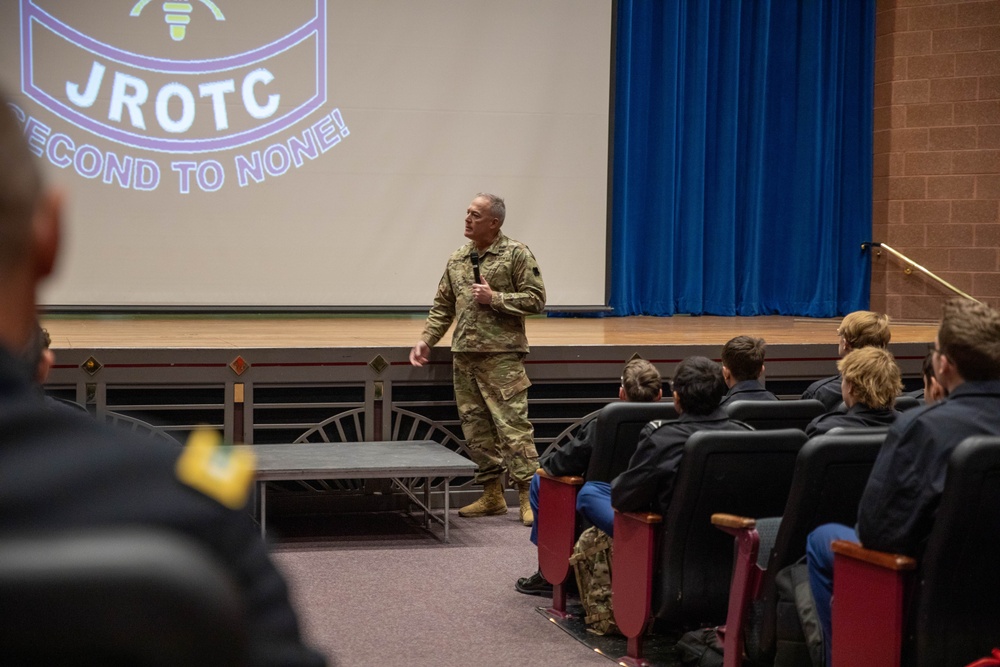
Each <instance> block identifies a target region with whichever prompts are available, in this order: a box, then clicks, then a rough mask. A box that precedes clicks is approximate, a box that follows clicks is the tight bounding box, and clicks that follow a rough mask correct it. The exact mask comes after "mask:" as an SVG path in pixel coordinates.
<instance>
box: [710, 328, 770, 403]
mask: <svg viewBox="0 0 1000 667" xmlns="http://www.w3.org/2000/svg"><path fill="white" fill-rule="evenodd" d="M766 351H767V344H766V343H765V342H764V339H763V338H753V337H751V336H737V337H736V338H733V339H732V340H730V341H729V342H728V343H726V344H725V346H723V348H722V379H723V380H725V382H726V386H727V387H729V391H728V392H727V393H726V395H725V396H723V397H722V403H721V404H722V405H726V404H727V403H734V402H736V401H776V400H778V397H777V396H775V395H774V394H772V393H771V392H769V391H768V390H767V389H764V385H762V384H761V383H760V376H761V374H762V373H763V372H764V353H765V352H766Z"/></svg>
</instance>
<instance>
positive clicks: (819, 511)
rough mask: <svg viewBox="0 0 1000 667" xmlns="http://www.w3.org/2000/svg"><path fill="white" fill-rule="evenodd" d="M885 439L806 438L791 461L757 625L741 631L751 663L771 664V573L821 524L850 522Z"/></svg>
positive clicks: (881, 434)
mask: <svg viewBox="0 0 1000 667" xmlns="http://www.w3.org/2000/svg"><path fill="white" fill-rule="evenodd" d="M884 441H885V430H884V429H873V430H872V431H867V432H866V430H865V429H854V432H853V433H850V434H826V435H819V436H816V437H814V438H812V439H810V440H809V441H808V442H807V443H806V444H805V445H803V447H802V449H801V450H800V451H799V454H798V457H797V458H796V460H795V471H794V474H793V477H792V483H791V490H790V491H789V493H788V502H787V503H786V504H785V508H784V512H783V513H782V519H781V526H780V527H779V528H778V534H777V536H776V537H775V540H774V545H773V546H772V547H771V549H770V552H769V554H768V556H767V559H766V562H767V570H766V571H765V572H764V575H763V580H762V582H761V592H760V596H759V598H758V600H757V601H756V602H755V605H756V607H757V612H758V613H757V614H756V615H755V617H756V618H758V619H759V624H758V625H757V626H756V627H752V628H750V629H749V631H748V632H747V633H746V649H747V653H748V655H749V656H750V657H751V658H752V659H753V660H754V661H755V662H762V663H764V662H768V663H769V662H772V661H773V660H774V652H775V650H776V644H775V639H776V634H777V590H776V588H777V587H776V585H775V577H776V576H777V574H778V572H780V571H781V569H782V568H784V567H786V566H788V565H791V564H792V563H794V562H795V561H797V560H798V559H799V558H801V557H802V556H803V555H804V554H805V552H806V537H807V536H808V535H809V533H810V532H812V530H813V529H814V528H816V527H817V526H820V525H822V524H824V523H842V524H845V525H848V526H853V525H854V523H855V521H857V516H858V504H859V503H860V502H861V494H862V493H863V492H864V490H865V485H866V484H867V483H868V477H869V475H870V474H871V470H872V466H874V465H875V458H876V457H877V456H878V452H879V450H880V449H881V448H882V443H883V442H884Z"/></svg>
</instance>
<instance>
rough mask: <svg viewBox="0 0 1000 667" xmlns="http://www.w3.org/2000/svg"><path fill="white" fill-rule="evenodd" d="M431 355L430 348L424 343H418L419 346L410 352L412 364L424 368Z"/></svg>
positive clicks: (415, 346)
mask: <svg viewBox="0 0 1000 667" xmlns="http://www.w3.org/2000/svg"><path fill="white" fill-rule="evenodd" d="M430 353H431V348H430V346H429V345H428V344H427V343H425V342H424V341H422V340H421V341H417V344H416V345H414V346H413V349H412V350H410V363H411V364H413V365H414V366H423V365H424V364H426V363H427V358H428V356H429V355H430Z"/></svg>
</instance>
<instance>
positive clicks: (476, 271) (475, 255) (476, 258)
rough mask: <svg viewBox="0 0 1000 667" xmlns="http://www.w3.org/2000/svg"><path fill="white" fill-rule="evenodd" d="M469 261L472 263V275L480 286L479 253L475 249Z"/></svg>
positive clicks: (470, 254)
mask: <svg viewBox="0 0 1000 667" xmlns="http://www.w3.org/2000/svg"><path fill="white" fill-rule="evenodd" d="M469 259H470V260H471V261H472V275H473V276H474V277H475V279H476V284H477V285H478V284H479V283H480V282H481V280H480V278H479V253H478V252H476V250H475V248H473V250H472V252H470V253H469Z"/></svg>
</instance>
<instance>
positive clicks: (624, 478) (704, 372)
mask: <svg viewBox="0 0 1000 667" xmlns="http://www.w3.org/2000/svg"><path fill="white" fill-rule="evenodd" d="M725 391H726V385H725V383H724V382H723V381H722V372H721V369H720V368H719V365H718V364H717V363H715V362H714V361H712V360H711V359H706V358H705V357H690V358H688V359H685V360H684V361H682V362H681V363H680V364H679V365H678V366H677V373H676V374H675V375H674V381H673V398H674V406H675V407H676V408H677V413H678V414H679V415H680V417H679V418H677V419H671V420H657V421H653V422H650V423H649V424H647V425H646V427H645V428H644V429H643V431H642V435H640V436H639V445H638V446H637V447H636V450H635V454H633V455H632V459H631V460H630V461H629V464H628V468H626V469H625V471H623V472H622V473H621V474H620V475H618V477H616V478H615V479H614V480H612V482H611V484H607V483H603V482H587V483H585V484H584V485H583V487H582V488H581V489H580V493H579V494H577V503H576V508H577V511H579V512H581V513H582V514H583V515H584V516H586V517H587V519H589V520H590V522H591V523H592V524H594V525H595V526H597V527H598V528H600V529H601V530H603V531H604V532H605V533H607V534H609V535H612V532H613V530H614V510H613V509H612V506H614V507H615V508H617V509H619V510H623V511H637V510H642V509H649V508H651V509H652V510H653V511H654V512H660V513H665V511H666V506H667V505H669V503H670V497H671V495H672V494H673V488H674V484H673V483H674V477H675V476H676V474H677V468H678V466H679V465H680V461H681V457H682V456H683V454H684V443H685V442H687V439H688V436H690V435H691V434H692V433H695V432H696V431H702V430H709V429H711V430H739V429H746V430H749V429H750V427H749V426H747V425H746V424H743V423H742V422H738V421H733V420H731V419H729V416H728V415H727V414H726V413H725V411H724V410H723V409H722V408H720V407H719V400H720V399H721V398H722V395H723V393H725Z"/></svg>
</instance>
